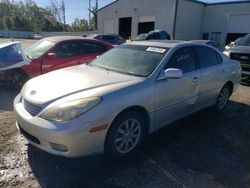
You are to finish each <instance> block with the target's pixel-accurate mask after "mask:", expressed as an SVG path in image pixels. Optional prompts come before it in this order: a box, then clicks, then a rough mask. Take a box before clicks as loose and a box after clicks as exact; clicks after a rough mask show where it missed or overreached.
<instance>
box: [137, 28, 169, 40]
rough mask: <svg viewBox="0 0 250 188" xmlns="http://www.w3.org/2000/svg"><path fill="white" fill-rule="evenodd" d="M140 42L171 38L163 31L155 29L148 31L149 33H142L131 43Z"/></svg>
mask: <svg viewBox="0 0 250 188" xmlns="http://www.w3.org/2000/svg"><path fill="white" fill-rule="evenodd" d="M142 40H171V37H170V35H169V34H168V32H167V31H165V30H163V29H156V30H153V31H150V32H149V33H142V34H140V35H138V36H137V37H136V38H135V39H133V40H132V41H142Z"/></svg>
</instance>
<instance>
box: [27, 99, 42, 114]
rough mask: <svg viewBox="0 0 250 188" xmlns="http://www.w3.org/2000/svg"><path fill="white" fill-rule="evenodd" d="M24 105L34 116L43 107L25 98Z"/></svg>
mask: <svg viewBox="0 0 250 188" xmlns="http://www.w3.org/2000/svg"><path fill="white" fill-rule="evenodd" d="M23 106H24V109H25V110H26V111H27V112H29V113H30V114H31V115H32V116H36V115H37V114H38V113H39V112H41V110H42V107H40V106H38V105H36V104H33V103H31V102H29V101H27V100H26V99H24V98H23Z"/></svg>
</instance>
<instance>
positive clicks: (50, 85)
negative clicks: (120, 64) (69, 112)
mask: <svg viewBox="0 0 250 188" xmlns="http://www.w3.org/2000/svg"><path fill="white" fill-rule="evenodd" d="M143 80H145V78H142V77H136V76H130V75H125V74H120V73H116V72H111V71H106V70H104V69H101V68H97V67H92V66H88V65H80V66H74V67H70V68H65V69H60V70H57V71H53V72H50V73H48V74H44V75H42V76H38V77H36V78H33V79H31V80H30V81H28V82H27V83H26V84H25V86H24V87H23V89H22V91H21V95H22V96H23V97H24V98H25V99H26V100H29V101H30V102H33V103H36V104H44V103H47V102H52V101H55V100H58V99H60V98H63V97H66V96H69V95H72V94H77V93H79V92H88V93H92V94H91V95H98V96H100V95H102V94H104V93H107V92H110V91H114V90H117V89H119V88H121V87H126V86H129V85H132V84H135V83H138V82H140V81H143ZM89 91H92V92H89Z"/></svg>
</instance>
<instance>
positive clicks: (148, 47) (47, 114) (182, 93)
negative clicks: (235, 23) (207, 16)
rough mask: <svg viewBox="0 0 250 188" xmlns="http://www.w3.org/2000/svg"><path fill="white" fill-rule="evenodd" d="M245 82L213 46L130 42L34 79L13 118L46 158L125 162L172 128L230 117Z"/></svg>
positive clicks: (235, 64)
mask: <svg viewBox="0 0 250 188" xmlns="http://www.w3.org/2000/svg"><path fill="white" fill-rule="evenodd" d="M239 83H240V64H239V63H238V62H237V61H234V60H230V59H229V58H227V57H226V56H225V55H223V54H222V53H221V52H220V51H218V50H216V49H215V48H212V47H209V46H208V45H203V44H198V43H191V42H181V41H171V42H156V41H147V42H145V41H143V42H131V43H127V44H123V45H120V46H118V47H116V48H113V49H112V50H110V51H109V52H107V53H105V54H104V55H102V56H100V57H99V58H97V59H96V60H94V61H93V62H92V63H91V64H89V65H80V66H75V67H70V68H65V69H61V70H57V71H54V72H51V73H48V74H45V75H42V76H39V77H36V78H34V79H31V80H30V81H28V82H27V83H26V84H25V86H24V87H23V89H22V91H21V93H20V94H19V95H18V96H17V97H16V99H15V101H14V109H15V110H14V111H15V115H16V119H17V127H18V129H19V130H20V132H21V133H22V134H23V135H24V136H25V138H26V139H27V140H28V141H29V142H30V143H31V144H33V145H34V146H36V147H38V148H40V149H42V150H44V151H47V152H49V153H52V154H55V155H61V156H65V157H76V156H77V157H78V156H85V155H90V154H97V153H101V152H106V153H108V154H110V155H111V156H113V157H123V156H125V155H127V154H129V153H130V152H132V151H133V150H134V149H135V148H136V147H137V146H138V145H139V144H140V143H141V142H142V141H143V139H144V138H145V137H146V135H147V134H150V133H152V132H154V131H156V130H158V129H160V128H162V127H164V126H165V125H168V124H169V123H171V122H173V121H176V120H178V119H180V118H183V117H185V116H187V115H190V114H192V113H194V112H197V111H198V110H201V109H203V108H207V107H210V106H213V107H214V108H215V109H216V110H218V111H221V110H223V109H224V108H225V107H226V105H227V103H228V100H229V97H230V95H231V94H232V93H233V92H234V91H235V90H236V89H237V88H238V86H239Z"/></svg>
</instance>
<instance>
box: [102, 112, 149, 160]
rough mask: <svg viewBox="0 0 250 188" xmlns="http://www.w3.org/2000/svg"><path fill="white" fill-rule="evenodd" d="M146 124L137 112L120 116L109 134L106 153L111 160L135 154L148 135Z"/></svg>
mask: <svg viewBox="0 0 250 188" xmlns="http://www.w3.org/2000/svg"><path fill="white" fill-rule="evenodd" d="M145 122H146V121H145V120H144V119H143V117H142V116H141V114H140V113H138V112H135V111H132V112H126V113H124V114H121V115H119V116H118V117H117V118H116V119H115V121H114V122H113V123H112V125H111V127H110V129H109V132H108V134H107V138H106V142H105V153H106V154H107V155H108V156H109V157H111V158H121V157H125V156H127V155H128V154H130V153H131V152H133V151H134V150H135V149H136V148H137V147H138V146H139V145H140V143H141V142H142V141H143V139H144V137H145V135H146V126H145Z"/></svg>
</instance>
